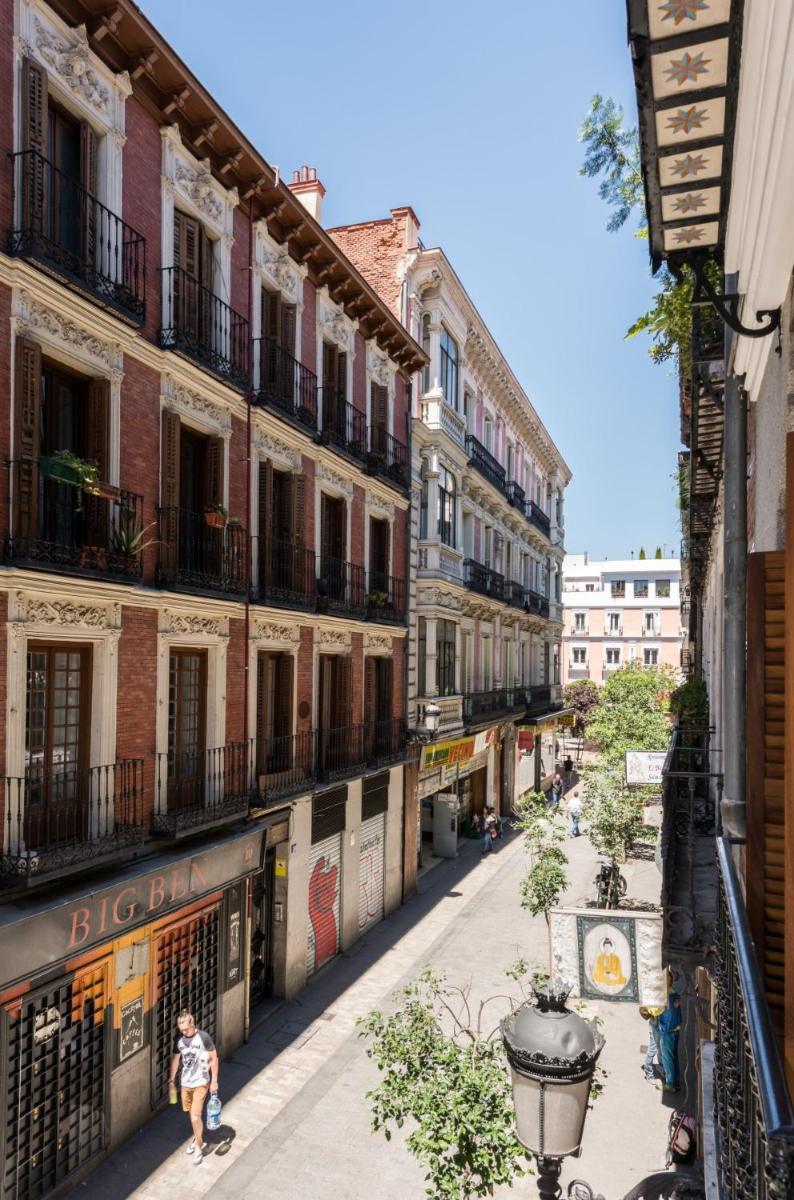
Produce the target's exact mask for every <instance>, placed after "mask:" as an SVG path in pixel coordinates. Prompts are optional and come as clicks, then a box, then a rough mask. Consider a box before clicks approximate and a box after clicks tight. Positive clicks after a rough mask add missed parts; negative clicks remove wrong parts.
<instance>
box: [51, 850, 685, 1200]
mask: <svg viewBox="0 0 794 1200" xmlns="http://www.w3.org/2000/svg"><path fill="white" fill-rule="evenodd" d="M569 848H570V858H571V879H572V883H571V888H570V890H569V894H568V896H567V898H566V899H567V900H568V901H569V902H574V903H575V902H578V901H580V900H583V899H584V898H585V897H589V896H590V895H591V894H592V878H593V875H594V873H595V854H594V852H593V850H592V847H591V846H590V844H589V842H588V840H587V839H586V838H584V837H581V838H579V839H577V840H572V841H570V842H569ZM524 870H525V860H524V853H523V850H522V847H521V844H520V841H519V840H518V839H517V838H515V837H514V838H512V839H511V838H509V837H508V838H507V839H505V840H504V842H503V844H502V845H501V846H500V847H499V850H498V851H497V852H496V853H494V854H493V855H490V856H488V857H487V858H485V859H484V860H481V858H480V855H479V844H478V843H476V842H469V843H465V844H464V848H463V853H462V854H461V856H460V857H459V858H458V859H457V860H456V861H454V862H447V863H443V864H441V865H440V866H438V867H437V868H435V869H434V870H433V871H431V872H430V873H429V874H428V875H427V876H426V877H425V879H424V880H423V881H422V888H423V892H422V894H420V895H417V896H414V897H412V898H411V900H409V902H408V903H407V904H406V905H405V906H404V907H403V908H402V909H400V910H399V911H398V912H397V913H395V914H393V916H391V917H390V918H389V919H387V920H386V921H384V922H382V923H381V924H380V925H379V926H376V927H375V928H374V929H373V930H372V931H371V932H370V933H369V934H367V935H366V936H365V937H364V938H363V939H362V940H361V941H360V942H359V943H357V945H356V946H355V947H354V948H353V950H352V951H351V952H350V953H349V954H347V955H344V956H342V957H341V958H339V959H337V960H336V961H335V962H334V963H333V964H331V965H330V966H329V967H328V968H326V969H325V970H324V971H322V972H320V974H319V976H318V977H316V978H315V979H314V980H313V981H312V983H310V985H309V987H308V988H306V989H305V991H304V992H303V993H301V995H300V997H299V998H298V999H297V1000H295V1001H293V1002H291V1003H289V1004H285V1005H283V1006H282V1007H281V1008H280V1009H279V1010H278V1011H277V1012H276V1013H275V1014H274V1015H272V1016H271V1017H270V1019H269V1020H268V1021H267V1022H266V1023H264V1024H263V1025H261V1026H260V1027H259V1028H258V1029H255V1031H254V1033H253V1034H252V1036H251V1040H250V1041H249V1043H248V1044H247V1045H245V1046H242V1047H240V1049H239V1050H238V1051H237V1052H236V1053H235V1054H234V1055H233V1056H232V1057H231V1058H230V1059H227V1060H225V1062H224V1063H223V1064H222V1065H221V1094H222V1096H223V1097H224V1110H223V1119H224V1125H223V1127H222V1129H221V1131H219V1132H220V1134H221V1135H222V1136H221V1137H220V1138H219V1137H218V1135H217V1134H216V1135H214V1137H215V1140H214V1141H213V1142H211V1144H210V1148H209V1152H208V1154H207V1156H206V1157H205V1160H204V1162H203V1164H202V1166H201V1167H200V1168H198V1169H196V1168H194V1167H193V1166H192V1160H190V1159H187V1158H186V1157H185V1155H184V1149H185V1147H186V1145H187V1142H188V1129H187V1122H186V1120H185V1118H184V1116H183V1114H182V1113H181V1112H178V1111H176V1110H173V1109H168V1110H165V1111H164V1112H162V1113H161V1114H159V1115H158V1116H157V1117H156V1118H155V1119H154V1120H153V1121H151V1122H150V1123H149V1124H148V1125H147V1126H145V1127H144V1129H143V1130H141V1132H140V1133H139V1134H137V1135H136V1136H135V1137H134V1138H132V1139H131V1140H130V1141H129V1142H128V1143H127V1144H126V1145H125V1146H124V1147H122V1148H121V1149H120V1150H118V1151H116V1153H115V1154H113V1155H112V1156H111V1157H110V1158H109V1159H107V1160H106V1161H105V1162H104V1163H103V1164H102V1165H101V1166H100V1167H99V1168H98V1169H97V1170H96V1171H95V1172H94V1173H93V1175H92V1176H90V1178H89V1179H88V1180H86V1181H85V1182H84V1183H83V1184H81V1185H79V1186H78V1187H77V1188H76V1189H75V1191H76V1192H77V1194H78V1195H79V1196H81V1197H82V1198H85V1200H121V1198H122V1197H124V1198H127V1197H134V1198H135V1200H177V1198H178V1200H182V1197H185V1198H190V1200H192V1198H194V1197H196V1198H198V1197H203V1196H207V1195H209V1194H210V1193H212V1196H213V1200H254V1197H256V1200H263V1198H270V1197H273V1198H276V1197H278V1200H314V1198H315V1197H318V1196H321V1197H322V1200H343V1198H344V1200H359V1198H361V1200H364V1198H366V1200H369V1198H370V1197H371V1196H373V1195H375V1196H377V1197H378V1198H379V1200H420V1198H421V1197H422V1196H423V1194H424V1183H423V1179H422V1172H421V1170H420V1168H419V1167H418V1166H417V1165H416V1163H415V1162H414V1160H413V1158H412V1157H411V1155H410V1154H409V1153H408V1152H407V1151H406V1149H405V1147H404V1145H403V1141H402V1138H401V1137H400V1136H394V1137H393V1138H392V1140H391V1142H387V1141H386V1140H385V1138H384V1137H383V1136H382V1135H380V1134H379V1135H375V1134H373V1133H372V1132H371V1131H370V1122H369V1110H368V1106H367V1102H366V1099H365V1093H366V1091H367V1089H368V1088H370V1087H372V1086H373V1085H374V1084H375V1083H376V1082H377V1072H376V1070H375V1068H374V1067H373V1065H372V1064H371V1063H370V1061H369V1060H368V1059H367V1058H366V1055H365V1053H364V1048H363V1045H362V1042H361V1040H360V1039H359V1037H358V1035H357V1033H356V1030H355V1021H356V1018H357V1017H358V1016H359V1015H361V1014H363V1013H366V1012H368V1011H369V1010H370V1009H372V1008H375V1007H383V1006H385V1005H387V1004H388V1003H389V998H390V996H391V995H392V993H393V992H394V990H395V989H396V988H397V987H398V986H399V985H400V984H402V983H404V982H407V981H408V980H409V979H411V978H413V977H414V976H415V975H416V973H417V972H418V971H419V970H420V969H421V967H422V966H423V965H425V964H426V963H431V964H432V965H433V966H434V967H436V968H438V969H440V970H443V971H444V972H445V973H446V975H447V977H448V979H449V980H450V982H454V983H460V984H465V983H469V982H470V983H471V984H472V993H473V995H474V996H475V997H485V996H488V995H492V994H494V993H496V992H504V991H505V990H507V988H506V984H507V983H508V981H507V980H506V978H505V975H504V971H505V968H506V967H507V966H508V965H509V964H510V963H511V962H513V961H514V960H515V959H516V957H517V956H518V955H519V954H521V955H522V956H523V957H524V958H526V959H528V960H529V961H530V962H537V963H544V962H545V961H546V959H547V955H548V948H547V947H548V943H547V936H546V926H545V922H544V921H543V919H542V918H536V919H534V920H533V919H532V918H530V917H529V916H528V914H526V913H525V912H524V911H523V910H522V909H521V908H520V905H519V900H518V885H519V881H520V878H521V876H522V874H523V872H524ZM626 873H627V875H628V882H629V895H630V896H632V897H634V898H637V899H646V900H652V899H654V898H656V897H658V889H659V876H658V872H657V871H656V868H655V866H654V864H653V863H652V862H645V861H637V862H634V863H630V864H629V865H628V867H627V868H626ZM593 1007H594V1008H595V1007H598V1008H599V1010H600V1012H601V1015H602V1017H603V1021H604V1025H603V1030H604V1033H605V1034H606V1038H607V1045H606V1049H605V1050H604V1053H603V1055H602V1062H603V1065H604V1066H605V1068H606V1070H607V1071H608V1073H609V1077H608V1080H607V1087H606V1090H605V1092H604V1095H603V1096H602V1097H601V1098H600V1099H599V1100H598V1102H597V1103H596V1105H595V1107H594V1109H593V1111H592V1112H591V1114H590V1116H589V1118H588V1121H587V1125H586V1128H585V1137H584V1141H585V1150H584V1153H583V1155H582V1157H581V1158H580V1159H579V1160H577V1161H568V1162H566V1164H565V1170H564V1174H563V1182H564V1183H567V1181H568V1180H569V1179H571V1178H576V1177H582V1178H585V1179H587V1180H589V1182H590V1183H591V1184H592V1185H593V1187H594V1188H596V1189H600V1190H601V1191H602V1192H603V1193H604V1195H605V1196H606V1198H607V1200H613V1198H615V1197H620V1196H622V1195H623V1194H624V1193H625V1192H626V1191H628V1189H629V1188H630V1187H631V1186H632V1185H633V1184H634V1183H636V1182H637V1181H638V1180H639V1179H640V1178H641V1177H642V1176H643V1175H644V1174H646V1173H647V1172H649V1171H651V1170H655V1169H659V1168H660V1167H661V1166H662V1165H663V1157H664V1149H665V1144H666V1125H667V1119H668V1116H669V1112H668V1110H667V1109H666V1108H665V1107H664V1106H663V1104H662V1096H661V1094H660V1093H659V1092H658V1091H656V1090H654V1088H653V1086H652V1085H651V1084H649V1083H647V1082H646V1081H644V1079H643V1077H642V1073H641V1069H640V1064H641V1058H642V1056H641V1045H642V1048H643V1049H644V1042H645V1036H646V1028H645V1024H644V1022H643V1021H642V1020H641V1018H640V1017H639V1014H638V1011H637V1008H636V1006H635V1005H633V1004H602V1005H600V1006H593ZM210 1136H213V1135H210ZM533 1194H535V1183H534V1181H533V1180H528V1181H525V1182H523V1183H520V1184H519V1185H517V1188H516V1189H513V1190H508V1189H504V1190H502V1191H500V1192H499V1193H498V1200H506V1198H507V1197H515V1198H518V1197H520V1196H523V1195H526V1196H529V1195H533Z"/></svg>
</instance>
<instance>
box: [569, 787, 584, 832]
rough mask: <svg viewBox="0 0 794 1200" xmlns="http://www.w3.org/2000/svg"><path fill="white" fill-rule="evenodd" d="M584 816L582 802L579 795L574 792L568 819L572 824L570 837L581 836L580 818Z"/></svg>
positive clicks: (570, 801)
mask: <svg viewBox="0 0 794 1200" xmlns="http://www.w3.org/2000/svg"><path fill="white" fill-rule="evenodd" d="M581 815H582V802H581V800H580V799H579V793H578V792H574V794H573V795H572V796H571V798H570V800H569V801H568V818H569V820H570V822H571V827H570V831H569V832H570V835H571V837H578V836H579V818H580V817H581Z"/></svg>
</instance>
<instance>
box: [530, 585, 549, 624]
mask: <svg viewBox="0 0 794 1200" xmlns="http://www.w3.org/2000/svg"><path fill="white" fill-rule="evenodd" d="M525 607H526V608H527V612H531V613H535V614H536V615H537V616H539V617H548V615H549V600H548V597H547V596H543V595H541V593H540V592H535V591H533V590H532V588H530V589H529V590H528V591H527V600H526V605H525Z"/></svg>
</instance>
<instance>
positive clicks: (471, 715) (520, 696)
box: [463, 688, 525, 725]
mask: <svg viewBox="0 0 794 1200" xmlns="http://www.w3.org/2000/svg"><path fill="white" fill-rule="evenodd" d="M524 707H525V699H524V690H523V689H522V688H491V689H490V690H489V691H487V692H469V693H467V695H465V696H464V697H463V723H464V725H471V724H473V723H474V722H476V721H482V720H485V719H486V718H488V717H497V716H503V715H506V714H507V713H511V712H520V711H521V710H522V709H523V708H524Z"/></svg>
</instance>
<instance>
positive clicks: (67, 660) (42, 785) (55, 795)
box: [24, 642, 91, 850]
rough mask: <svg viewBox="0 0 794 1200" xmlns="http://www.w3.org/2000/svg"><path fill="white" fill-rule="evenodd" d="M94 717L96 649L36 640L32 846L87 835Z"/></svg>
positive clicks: (31, 673)
mask: <svg viewBox="0 0 794 1200" xmlns="http://www.w3.org/2000/svg"><path fill="white" fill-rule="evenodd" d="M90 719H91V649H90V647H88V646H78V645H47V644H45V643H39V642H31V643H30V644H29V645H28V656H27V694H26V706H25V775H26V778H27V785H26V787H25V789H24V791H25V817H24V834H25V845H26V847H27V849H29V850H31V849H32V850H35V849H46V848H47V847H49V846H53V845H57V844H59V843H62V842H67V841H72V840H82V839H84V838H85V837H86V836H87V833H88V800H89V796H88V787H87V771H86V768H87V766H88V761H89V737H90Z"/></svg>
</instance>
